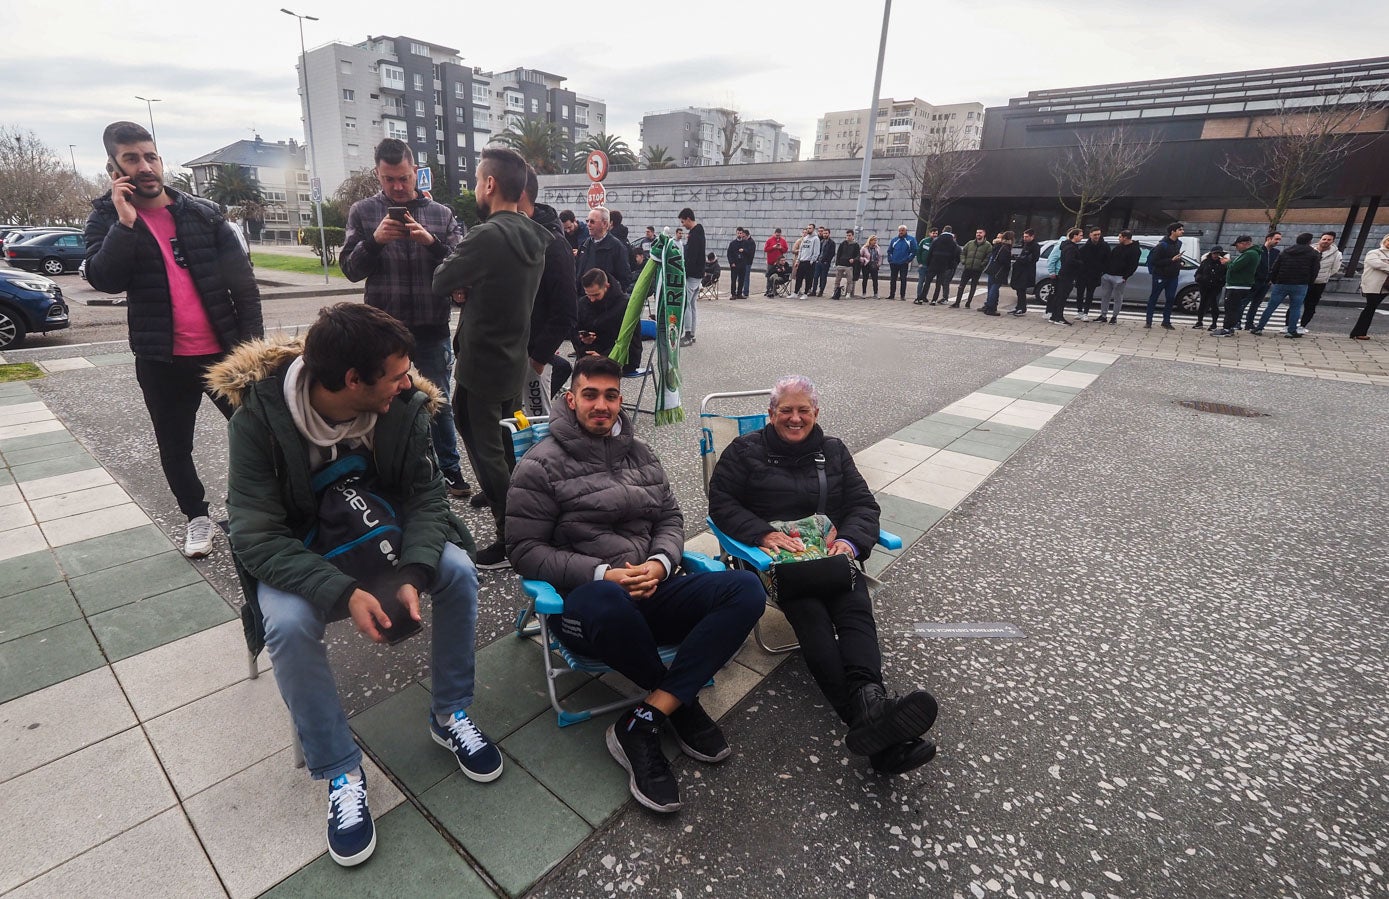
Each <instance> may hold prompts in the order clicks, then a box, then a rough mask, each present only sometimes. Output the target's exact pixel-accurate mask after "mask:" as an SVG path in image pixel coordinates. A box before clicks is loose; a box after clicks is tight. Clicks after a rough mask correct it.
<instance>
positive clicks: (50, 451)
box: [5, 440, 87, 466]
mask: <svg viewBox="0 0 1389 899" xmlns="http://www.w3.org/2000/svg"><path fill="white" fill-rule="evenodd" d="M86 454H87V451H86V450H85V449H83V448H82V444H80V443H78V442H77V441H76V440H66V441H64V442H62V443H50V444H48V445H47V446H31V447H29V448H28V449H18V450H9V451H8V452H6V453H5V462H6V463H7V464H9V465H11V466H14V465H26V464H28V463H30V462H47V461H48V460H50V459H63V458H66V457H68V456H81V455H86Z"/></svg>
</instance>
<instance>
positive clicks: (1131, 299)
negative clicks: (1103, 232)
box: [1037, 235, 1201, 315]
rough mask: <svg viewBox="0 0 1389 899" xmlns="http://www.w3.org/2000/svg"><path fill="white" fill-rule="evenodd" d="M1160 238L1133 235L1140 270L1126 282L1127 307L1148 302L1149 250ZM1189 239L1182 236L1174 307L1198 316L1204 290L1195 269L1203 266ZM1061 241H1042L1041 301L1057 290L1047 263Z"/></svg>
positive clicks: (1111, 240) (1150, 279)
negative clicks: (1180, 259) (1179, 270)
mask: <svg viewBox="0 0 1389 899" xmlns="http://www.w3.org/2000/svg"><path fill="white" fill-rule="evenodd" d="M1160 240H1162V238H1161V237H1153V236H1150V235H1144V236H1135V237H1134V242H1135V243H1137V244H1138V246H1139V248H1140V252H1139V254H1138V271H1136V272H1134V273H1133V277H1132V278H1129V280H1128V281H1127V282H1125V284H1124V304H1125V305H1126V306H1129V307H1132V306H1133V304H1134V303H1143V304H1146V303H1147V302H1148V294H1149V293H1151V292H1152V289H1153V276H1152V275H1150V274H1148V253H1149V251H1150V250H1152V249H1153V248H1154V247H1156V246H1157V245H1158V241H1160ZM1188 240H1190V241H1193V242H1195V240H1196V239H1195V238H1183V239H1182V271H1181V274H1180V275H1178V276H1177V302H1176V304H1175V305H1174V306H1173V309H1174V311H1177V312H1187V313H1190V314H1191V315H1195V314H1196V313H1197V312H1198V311H1199V310H1200V308H1201V289H1200V288H1199V287H1197V286H1196V269H1197V267H1198V266H1199V265H1200V260H1199V257H1198V256H1193V255H1191V253H1192V249H1191V245H1190V244H1189V243H1188ZM1105 241H1106V242H1107V243H1109V244H1110V245H1111V246H1113V245H1115V244H1118V243H1119V238H1117V237H1106V238H1105ZM1060 243H1061V241H1060V240H1059V239H1058V240H1048V241H1043V243H1042V258H1041V259H1038V260H1037V299H1038V300H1039V301H1040V302H1042V303H1045V302H1047V301H1049V300H1050V299H1051V294H1052V291H1054V290H1055V289H1056V283H1055V282H1056V278H1055V276H1054V275H1052V274H1051V273H1050V272H1049V271H1047V263H1048V261H1049V260H1050V259H1051V254H1052V253H1054V252H1056V247H1057V246H1058V245H1059V244H1060ZM1195 252H1196V253H1200V244H1199V242H1197V243H1196V249H1195ZM1074 297H1075V293H1074V292H1072V294H1071V298H1072V300H1074Z"/></svg>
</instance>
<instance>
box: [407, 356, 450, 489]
mask: <svg viewBox="0 0 1389 899" xmlns="http://www.w3.org/2000/svg"><path fill="white" fill-rule="evenodd" d="M411 361H413V362H414V363H415V368H417V369H419V372H420V374H422V375H424V376H425V377H426V378H428V379H429V380H431V381H433V382H434V386H435V387H438V388H439V390H440V391H442V392H443V394H444V404H443V405H442V406H441V407H440V408H439V411H438V412H437V413H435V415H434V418H433V420H432V421H431V422H430V424H429V433H430V436H432V437H433V438H434V455H435V456H437V457H438V458H439V468H440V470H442V471H444V472H447V473H450V474H451V473H454V472H456V471H458V433H457V432H456V431H455V430H454V427H453V405H452V404H451V403H450V402H449V389H450V385H451V384H452V383H453V345H452V343H451V341H450V340H449V339H448V338H447V337H444V338H441V339H438V340H416V341H415V356H414V358H413V359H412V360H411Z"/></svg>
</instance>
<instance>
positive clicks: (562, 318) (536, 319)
mask: <svg viewBox="0 0 1389 899" xmlns="http://www.w3.org/2000/svg"><path fill="white" fill-rule="evenodd" d="M531 220H532V221H534V222H535V223H536V224H538V225H544V226H545V227H546V228H548V229H549V231H550V233H551V234H552V235H554V238H553V239H552V240H551V241H550V245H549V246H548V247H546V248H545V271H544V272H542V273H541V275H540V287H539V289H538V290H536V292H535V306H533V307H532V308H531V336H530V339H529V340H528V341H527V342H526V355H528V356H530V358H531V359H533V360H535V361H536V362H541V363H545V362H549V361H550V358H551V357H552V356H554V355H555V353H557V352H559V347H560V344H562V343H564V339H565V338H566V337H568V336H569V334H570V332H572V331H573V330H574V318H575V315H576V314H577V306H578V303H577V299H576V297H575V296H574V254H573V253H571V252H569V239H568V238H566V237H565V236H564V229H563V228H561V227H560V224H559V214H558V213H556V212H555V210H554V207H552V206H546V205H545V204H544V203H536V204H535V214H534V215H532V216H531Z"/></svg>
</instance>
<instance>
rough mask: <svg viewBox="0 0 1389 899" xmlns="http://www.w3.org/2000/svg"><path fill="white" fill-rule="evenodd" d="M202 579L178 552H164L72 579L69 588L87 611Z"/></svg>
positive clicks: (94, 610) (133, 599)
mask: <svg viewBox="0 0 1389 899" xmlns="http://www.w3.org/2000/svg"><path fill="white" fill-rule="evenodd" d="M201 581H202V575H200V574H198V570H197V569H196V568H194V567H193V566H192V565H190V564H188V560H187V559H185V558H184V557H183V555H182V554H181V553H177V552H166V553H160V554H159V555H157V556H150V557H149V558H148V559H138V560H136V561H134V562H126V563H125V564H124V565H117V566H115V567H113V568H108V569H106V570H105V571H96V572H93V573H91V574H85V575H82V576H81V577H75V578H73V579H72V592H73V593H75V594H77V601H78V602H79V603H81V604H82V610H83V611H84V612H86V613H87V614H88V615H96V614H97V613H99V612H107V611H110V610H111V609H114V608H116V607H117V606H123V605H125V604H126V603H130V602H135V601H136V600H137V599H145V598H146V597H149V596H158V595H159V594H161V593H168V592H169V591H170V590H176V589H178V588H179V587H186V586H188V585H189V584H196V583H199V582H201Z"/></svg>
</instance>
